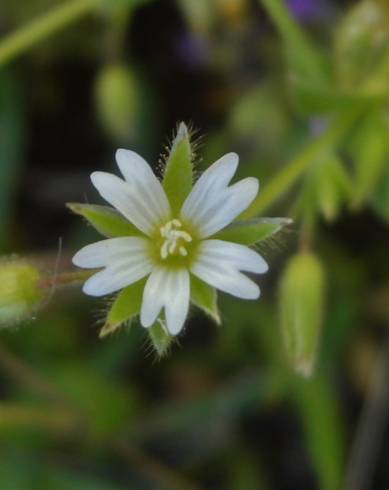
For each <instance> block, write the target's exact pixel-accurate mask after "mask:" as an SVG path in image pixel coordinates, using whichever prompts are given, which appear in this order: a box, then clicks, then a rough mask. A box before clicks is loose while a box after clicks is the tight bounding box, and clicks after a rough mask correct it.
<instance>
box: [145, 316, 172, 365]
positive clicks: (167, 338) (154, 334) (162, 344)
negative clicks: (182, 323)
mask: <svg viewBox="0 0 389 490" xmlns="http://www.w3.org/2000/svg"><path fill="white" fill-rule="evenodd" d="M149 336H150V340H151V343H152V345H153V347H154V349H155V350H156V352H157V354H158V357H163V356H165V355H166V354H167V353H168V351H169V348H170V346H171V344H172V341H173V337H172V336H171V335H169V332H168V331H167V328H166V326H165V324H164V322H163V321H162V320H158V321H157V322H155V323H154V325H153V326H152V327H150V328H149Z"/></svg>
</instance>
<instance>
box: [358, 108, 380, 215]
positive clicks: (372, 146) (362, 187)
mask: <svg viewBox="0 0 389 490" xmlns="http://www.w3.org/2000/svg"><path fill="white" fill-rule="evenodd" d="M388 135H389V123H388V121H387V120H386V117H385V115H384V114H382V113H381V112H378V113H377V112H374V113H373V114H372V115H371V116H370V117H369V118H368V119H367V121H366V123H365V124H364V125H362V127H361V128H360V130H359V132H358V134H356V135H355V138H354V148H353V151H352V152H353V157H354V161H355V167H356V168H355V173H356V175H355V187H354V205H355V206H356V207H357V206H360V205H361V204H363V203H364V202H365V200H366V199H367V198H368V197H370V195H371V193H372V191H373V190H374V188H375V186H376V184H377V182H378V181H379V180H380V177H381V176H382V174H383V171H384V169H385V166H386V165H387V162H388V157H389V139H388Z"/></svg>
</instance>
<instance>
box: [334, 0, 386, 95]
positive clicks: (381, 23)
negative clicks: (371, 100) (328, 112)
mask: <svg viewBox="0 0 389 490" xmlns="http://www.w3.org/2000/svg"><path fill="white" fill-rule="evenodd" d="M388 47H389V4H388V3H387V2H386V0H363V1H361V2H359V3H357V4H356V5H355V7H353V8H352V9H351V10H350V11H349V12H348V14H347V15H346V17H345V19H344V21H343V22H342V23H341V25H340V27H339V29H338V31H337V35H336V40H335V48H336V55H337V56H336V62H337V71H338V77H339V82H340V84H341V85H342V86H343V88H345V89H351V90H354V89H355V88H356V87H358V86H359V87H361V86H362V85H363V84H365V88H366V89H367V90H368V91H369V93H372V92H374V93H376V92H377V93H378V92H386V88H387V83H388V74H387V70H386V69H383V70H382V72H381V73H380V72H379V70H378V71H377V69H378V67H379V65H380V64H382V62H385V60H386V58H387V50H388ZM372 73H376V75H374V76H373V78H374V79H372V78H371V76H372ZM367 81H368V83H367Z"/></svg>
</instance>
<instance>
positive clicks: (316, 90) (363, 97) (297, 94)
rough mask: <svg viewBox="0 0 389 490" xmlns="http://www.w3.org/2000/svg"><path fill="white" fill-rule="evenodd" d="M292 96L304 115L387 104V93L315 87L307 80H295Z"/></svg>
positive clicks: (292, 85)
mask: <svg viewBox="0 0 389 490" xmlns="http://www.w3.org/2000/svg"><path fill="white" fill-rule="evenodd" d="M291 95H292V99H293V102H294V104H295V105H296V107H297V109H298V110H299V111H300V112H301V113H302V114H304V115H318V114H328V113H333V112H334V111H337V112H339V111H340V110H342V109H345V110H347V109H349V108H350V107H353V106H354V105H355V104H376V103H385V102H387V101H388V99H389V96H388V93H387V91H384V90H382V91H380V92H377V93H367V92H366V91H362V90H351V89H350V90H345V89H339V88H338V87H336V85H335V84H333V85H325V86H323V85H315V84H312V83H309V82H307V81H306V80H301V79H300V80H293V83H292V84H291Z"/></svg>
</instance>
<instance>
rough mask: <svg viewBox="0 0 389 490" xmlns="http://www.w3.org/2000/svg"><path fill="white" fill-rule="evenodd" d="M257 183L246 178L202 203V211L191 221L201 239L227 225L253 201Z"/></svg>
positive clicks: (252, 178)
mask: <svg viewBox="0 0 389 490" xmlns="http://www.w3.org/2000/svg"><path fill="white" fill-rule="evenodd" d="M258 189H259V182H258V180H257V179H255V178H254V177H247V178H246V179H243V180H241V181H239V182H237V183H236V184H234V185H232V186H231V187H228V188H227V189H225V190H224V191H221V192H220V195H219V196H215V197H214V198H213V200H210V201H209V202H204V204H203V210H202V211H201V212H200V213H199V214H198V216H196V219H195V220H194V221H193V223H194V224H195V226H197V228H198V230H199V234H200V237H201V238H207V237H209V236H211V235H213V234H215V233H216V232H218V231H220V230H222V229H223V228H225V227H226V226H227V225H229V224H230V223H231V222H232V221H233V220H234V219H235V218H236V217H237V216H239V215H240V214H241V213H242V212H243V211H244V210H245V209H247V208H248V206H249V205H250V204H251V203H252V201H253V200H254V199H255V197H256V195H257V194H258Z"/></svg>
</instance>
